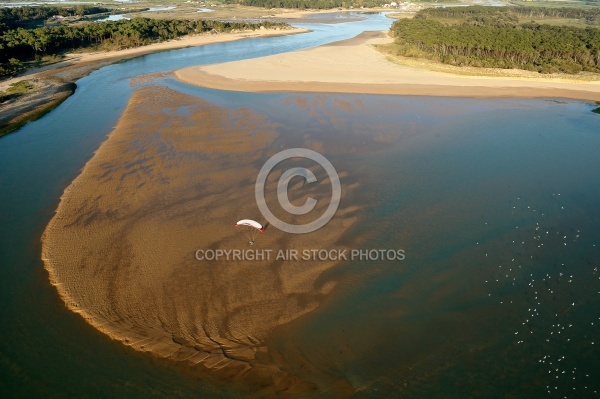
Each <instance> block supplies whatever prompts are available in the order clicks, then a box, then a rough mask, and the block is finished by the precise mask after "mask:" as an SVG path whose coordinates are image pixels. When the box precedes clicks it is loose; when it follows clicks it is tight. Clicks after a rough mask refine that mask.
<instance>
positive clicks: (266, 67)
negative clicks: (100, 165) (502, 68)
mask: <svg viewBox="0 0 600 399" xmlns="http://www.w3.org/2000/svg"><path fill="white" fill-rule="evenodd" d="M391 41H392V39H391V38H389V37H388V36H387V33H386V32H365V33H363V34H361V35H359V36H357V37H356V38H354V39H351V40H346V41H341V42H338V43H333V44H328V45H324V46H320V47H317V48H314V49H308V50H301V51H296V52H292V53H286V54H278V55H274V56H268V57H262V58H257V59H252V60H244V61H235V62H229V63H224V64H214V65H207V66H202V67H189V68H184V69H180V70H178V71H176V72H175V76H176V77H177V78H179V79H180V80H182V81H184V82H187V83H190V84H195V85H198V86H203V87H209V88H214V89H223V90H234V91H251V92H275V91H277V92H330V93H370V94H398V95H428V96H451V97H485V98H488V97H525V98H527V97H562V98H572V99H581V100H588V101H600V81H592V82H590V81H577V80H576V79H575V78H573V79H565V78H564V77H561V78H552V77H543V76H540V77H539V78H537V77H536V78H530V77H527V78H525V77H523V78H520V77H518V78H513V77H487V76H463V75H455V74H450V73H443V72H435V71H431V70H424V69H418V68H414V67H409V66H405V65H398V64H396V63H393V62H391V61H389V60H388V59H387V58H386V57H385V56H384V55H383V54H381V53H379V52H378V51H377V50H375V49H374V48H373V45H375V44H387V43H390V42H391Z"/></svg>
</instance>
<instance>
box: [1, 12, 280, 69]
mask: <svg viewBox="0 0 600 399" xmlns="http://www.w3.org/2000/svg"><path fill="white" fill-rule="evenodd" d="M261 26H264V27H267V28H270V27H284V26H285V27H287V26H288V25H287V24H284V23H276V22H261V23H245V22H222V21H206V20H198V21H191V20H158V19H147V18H134V19H131V20H120V21H107V22H90V23H82V24H78V25H72V26H53V27H41V28H35V29H23V28H17V29H12V30H9V31H7V32H5V33H4V34H2V35H1V36H0V75H7V74H13V73H15V72H18V71H19V70H21V69H23V67H24V63H25V62H27V61H31V60H34V59H39V58H40V57H42V56H45V55H56V54H60V53H63V52H65V51H72V50H75V49H80V48H87V47H99V48H102V49H106V50H112V49H123V48H130V47H138V46H143V45H145V44H150V43H154V42H161V41H165V40H171V39H175V38H177V37H181V36H184V35H188V34H192V33H202V32H210V31H215V32H228V31H232V30H254V29H258V28H260V27H261Z"/></svg>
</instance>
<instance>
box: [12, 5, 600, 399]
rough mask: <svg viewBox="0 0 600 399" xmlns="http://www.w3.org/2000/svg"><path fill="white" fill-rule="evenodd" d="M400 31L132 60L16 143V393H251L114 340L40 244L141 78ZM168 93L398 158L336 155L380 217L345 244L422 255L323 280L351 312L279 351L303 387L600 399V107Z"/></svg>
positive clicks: (296, 333) (342, 29)
mask: <svg viewBox="0 0 600 399" xmlns="http://www.w3.org/2000/svg"><path fill="white" fill-rule="evenodd" d="M389 25H390V20H389V19H386V18H385V17H384V16H381V15H370V16H368V18H367V19H366V20H365V21H359V22H351V23H341V24H330V25H327V24H323V25H319V24H313V25H303V26H305V27H309V28H310V29H312V30H313V31H312V32H311V33H308V34H303V35H294V36H288V37H278V38H266V39H249V40H244V41H238V42H232V43H223V44H215V45H210V46H204V47H199V48H189V49H182V50H175V51H170V52H165V53H159V54H153V55H148V56H145V57H140V58H137V59H133V60H130V61H127V62H123V63H120V64H115V65H112V66H109V67H105V68H102V69H101V70H98V71H96V72H94V73H92V74H91V75H89V76H88V77H86V78H83V79H81V80H80V81H79V82H77V84H78V89H77V91H76V93H75V94H74V95H73V96H72V97H70V98H69V99H68V100H67V101H65V102H64V103H63V104H62V105H61V106H60V107H58V108H57V109H56V110H54V111H53V112H51V113H50V114H48V115H46V116H45V117H43V118H42V119H40V120H38V121H36V122H34V123H31V124H29V125H27V126H25V127H24V128H23V129H21V130H20V131H19V132H17V133H15V134H11V135H9V136H6V137H4V138H2V139H0V168H1V170H2V174H0V187H1V192H0V203H1V204H2V206H1V207H0V226H2V228H1V229H0V248H1V250H0V267H2V273H3V276H2V279H0V296H1V299H0V303H1V306H0V326H1V327H0V338H1V339H0V393H1V394H2V397H42V396H43V397H48V398H63V397H65V398H66V397H69V398H71V397H90V398H100V397H111V398H113V397H128V398H136V397H140V398H141V397H144V398H145V397H165V398H172V397H181V398H188V397H190V398H191V397H215V398H217V397H235V396H236V393H235V392H228V391H227V390H223V388H221V389H219V390H216V389H215V388H211V387H209V386H207V385H206V384H205V383H202V382H200V381H198V380H196V379H195V378H194V377H193V376H192V375H190V374H189V373H187V372H186V371H185V370H180V369H177V368H175V366H172V365H170V364H167V363H165V362H162V361H159V360H155V359H153V358H151V357H150V356H148V355H144V354H140V353H136V352H134V351H132V350H130V349H128V348H126V347H124V346H123V345H120V344H117V343H115V342H112V341H110V340H109V339H108V338H106V337H105V336H103V335H102V334H100V333H99V332H97V331H95V330H94V329H93V328H91V327H90V326H88V325H87V324H86V323H85V322H84V321H83V319H81V318H80V317H79V316H78V315H76V314H74V313H71V312H70V311H68V310H67V309H66V308H65V307H64V305H63V303H62V301H61V300H60V298H59V297H58V295H57V293H56V291H55V289H54V288H53V287H51V286H50V285H49V283H48V278H47V274H46V272H45V271H44V270H43V265H42V262H41V260H40V244H39V240H40V236H41V233H42V232H43V229H44V227H45V226H46V224H47V223H48V221H49V220H50V219H51V217H52V216H53V212H54V210H55V209H56V207H57V205H58V203H59V200H60V196H61V194H62V192H63V190H64V189H65V187H66V186H68V184H69V183H70V182H71V181H72V180H73V179H74V178H75V177H76V176H77V175H78V174H79V171H80V170H81V168H82V167H83V166H84V164H85V163H86V161H87V160H89V159H90V157H91V156H93V152H94V150H96V149H97V148H98V146H99V145H100V143H101V142H102V141H104V140H105V138H106V134H108V133H109V132H110V131H111V129H112V128H113V127H114V125H115V124H116V122H117V120H118V118H119V116H120V115H121V113H122V112H123V109H124V107H125V105H126V104H127V101H128V99H129V97H130V95H131V93H132V91H133V90H135V87H132V86H131V85H130V79H131V78H133V77H136V76H139V75H144V74H148V73H154V72H163V71H169V70H172V69H177V68H182V67H186V66H191V65H198V64H208V63H218V62H225V61H231V60H239V59H245V58H250V57H258V56H263V55H270V54H275V53H280V52H285V51H293V50H297V49H301V48H306V47H311V46H316V45H320V44H324V43H327V42H331V41H337V40H343V39H346V38H350V37H353V36H355V35H356V34H358V33H360V32H362V31H365V30H382V29H386V28H387V27H388V26H389ZM158 84H164V85H167V86H168V87H171V88H174V89H176V90H179V91H181V92H185V93H188V94H192V95H196V96H198V97H201V98H202V99H204V100H207V101H210V102H212V103H215V104H217V105H219V106H222V107H244V106H249V107H252V108H253V109H254V110H256V111H257V112H261V113H263V114H265V115H267V117H268V118H269V119H271V120H273V121H274V122H278V123H280V126H282V127H281V132H280V133H281V134H282V135H283V136H285V135H289V136H290V137H293V136H294V135H299V134H300V133H301V132H302V131H304V130H306V131H308V132H312V134H314V135H316V136H322V139H323V142H325V143H327V141H328V140H344V139H347V138H348V134H350V135H351V138H352V140H354V141H355V142H356V143H359V144H360V142H361V141H360V140H361V137H362V136H364V137H369V138H371V139H372V138H373V136H375V137H376V139H377V140H375V141H376V142H377V143H380V144H381V145H378V146H375V147H374V148H370V149H369V151H364V152H361V151H355V152H353V153H348V152H336V151H332V153H331V154H329V153H328V154H325V155H327V156H328V157H330V156H331V157H330V158H329V159H330V161H331V162H332V163H334V165H336V167H337V168H339V169H340V170H346V171H348V172H349V173H354V174H356V175H357V176H360V182H361V187H363V188H364V189H363V190H362V194H361V198H360V200H361V203H363V204H364V208H363V211H362V212H361V215H362V216H361V218H360V220H359V222H358V223H357V224H355V226H353V228H352V230H351V231H350V232H349V234H348V237H347V239H346V241H347V242H348V243H353V242H360V245H361V246H362V247H364V248H390V247H392V248H401V249H404V250H405V253H406V259H405V260H404V261H402V262H369V261H356V262H348V263H346V264H342V265H340V267H338V268H336V269H335V270H333V271H331V272H330V273H329V274H328V275H326V276H324V279H332V280H336V281H340V282H342V284H341V285H340V286H339V287H338V289H337V290H336V293H335V295H334V296H333V297H332V299H331V300H330V301H329V302H328V303H326V304H325V305H324V306H322V307H321V308H319V309H318V310H317V311H315V312H313V313H312V314H309V315H308V316H305V317H302V318H301V319H298V320H296V321H294V322H292V323H290V324H289V325H284V326H282V327H280V328H279V331H277V333H276V334H273V339H272V342H270V343H269V345H270V347H272V348H273V351H274V352H278V353H281V354H282V355H284V356H285V357H286V358H287V359H290V360H291V362H290V364H291V365H290V370H291V371H292V372H294V373H296V374H297V375H299V376H302V377H305V378H307V379H310V378H313V377H312V376H314V375H317V374H318V375H323V374H327V375H330V376H332V378H340V379H344V380H347V381H349V382H350V383H351V384H352V386H353V387H354V388H355V389H356V397H369V398H370V397H372V398H378V397H403V396H405V397H419V398H435V397H440V398H446V397H457V398H459V397H485V398H493V397H511V396H512V397H565V396H567V397H595V396H597V395H598V392H600V385H599V383H598V381H600V369H599V366H598V362H597V360H596V359H597V358H598V355H599V353H598V352H599V351H598V345H600V342H596V341H597V340H598V339H597V337H599V336H600V334H599V331H598V326H599V325H600V311H599V309H600V306H599V305H600V272H598V267H600V227H599V226H600V224H599V222H600V210H599V209H598V204H600V189H599V187H600V157H598V156H597V154H598V153H599V151H600V129H598V126H599V125H600V120H599V119H598V115H596V114H593V113H592V112H590V111H591V110H592V108H593V107H592V105H590V104H586V103H581V102H577V101H558V100H555V99H539V100H507V99H503V100H495V99H489V100H481V99H478V100H471V99H454V98H431V97H392V96H368V95H318V94H311V95H290V94H248V93H230V92H222V91H215V90H206V89H201V88H195V87H191V86H189V85H185V84H183V83H180V82H177V81H175V80H173V79H170V78H166V79H163V80H161V81H160V82H159V83H158ZM304 104H309V105H310V106H308V107H306V106H303V105H304ZM332 115H333V116H332ZM359 147H360V146H359ZM353 237H361V239H360V240H358V241H357V240H355V239H354V238H353ZM332 392H333V391H332ZM324 395H326V394H324ZM332 395H334V394H333V393H332Z"/></svg>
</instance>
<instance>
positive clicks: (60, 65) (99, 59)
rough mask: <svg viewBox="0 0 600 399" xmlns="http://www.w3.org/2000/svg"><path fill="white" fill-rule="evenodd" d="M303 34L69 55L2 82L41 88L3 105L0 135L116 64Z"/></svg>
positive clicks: (249, 34) (213, 37) (261, 33)
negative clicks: (83, 80)
mask: <svg viewBox="0 0 600 399" xmlns="http://www.w3.org/2000/svg"><path fill="white" fill-rule="evenodd" d="M304 32H306V30H305V29H299V28H292V29H260V30H255V31H243V32H235V33H221V34H201V35H193V36H185V37H182V38H179V39H176V40H171V41H168V42H162V43H154V44H150V45H147V46H142V47H136V48H132V49H125V50H119V51H106V52H94V53H71V54H67V55H66V58H65V59H64V60H62V61H60V62H57V63H54V64H50V65H45V66H43V67H40V68H34V69H30V70H28V71H26V72H24V73H23V74H21V75H19V76H17V77H15V78H11V79H7V80H5V81H2V82H0V91H6V89H7V88H8V87H9V86H10V85H11V84H13V83H16V82H19V81H22V80H28V81H31V82H32V83H34V84H35V85H36V86H37V87H38V89H37V90H36V91H34V92H32V93H30V94H27V95H25V96H23V97H20V98H18V99H16V100H13V101H10V102H7V103H5V104H2V105H0V129H2V130H0V131H4V130H5V129H6V132H8V133H10V132H11V131H13V130H15V129H18V128H19V127H20V126H21V125H22V124H23V123H26V122H28V121H32V120H35V119H37V117H36V115H38V114H40V115H41V114H43V113H44V111H45V110H46V109H48V108H52V107H56V106H58V105H59V104H60V103H61V102H62V101H64V100H65V99H66V98H68V97H69V96H70V95H71V94H72V93H73V92H74V87H75V86H74V83H75V81H77V80H79V79H81V78H82V77H84V76H86V75H88V74H90V73H91V72H93V71H95V70H96V69H100V68H102V67H104V66H107V65H110V64H113V63H115V62H119V61H123V60H128V59H131V58H135V57H140V56H143V55H147V54H151V53H156V52H159V51H167V50H175V49H179V48H185V47H196V46H203V45H206V44H214V43H224V42H230V41H235V40H242V39H248V38H254V37H272V36H281V35H290V34H298V33H304ZM38 117H39V116H38ZM0 136H1V134H0Z"/></svg>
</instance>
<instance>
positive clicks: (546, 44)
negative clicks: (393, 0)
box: [392, 6, 600, 73]
mask: <svg viewBox="0 0 600 399" xmlns="http://www.w3.org/2000/svg"><path fill="white" fill-rule="evenodd" d="M528 12H530V10H529V9H528V8H526V9H518V8H498V7H480V6H477V7H461V8H455V9H452V8H446V9H427V10H423V11H420V12H419V13H418V14H417V16H416V17H415V18H414V19H401V20H398V21H397V22H395V23H394V25H392V32H393V34H394V35H395V37H396V42H395V43H396V45H395V48H396V50H397V53H398V54H399V55H403V56H409V57H421V58H428V59H432V60H436V61H441V62H444V63H447V64H451V65H458V66H476V67H489V68H507V69H510V68H519V69H526V70H531V71H538V72H541V73H553V72H563V73H578V72H582V71H587V72H600V29H598V28H595V27H588V28H575V27H569V26H552V25H540V24H537V23H532V22H528V23H522V24H520V23H519V22H518V18H517V17H516V15H515V14H518V15H523V13H528ZM531 12H535V13H538V14H537V15H538V17H539V16H540V15H541V14H539V13H546V14H544V15H550V14H549V13H562V14H561V15H563V16H565V15H575V13H577V12H580V11H579V10H577V11H576V9H562V10H561V9H556V10H551V9H548V10H538V9H536V10H535V11H533V10H532V11H531ZM571 13H573V14H571ZM525 15H528V14H525ZM553 15H558V14H553ZM587 17H588V15H587V14H586V15H583V16H581V15H579V14H577V16H576V18H587ZM589 17H590V18H591V19H594V18H597V12H596V11H595V10H594V11H590V15H589Z"/></svg>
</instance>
